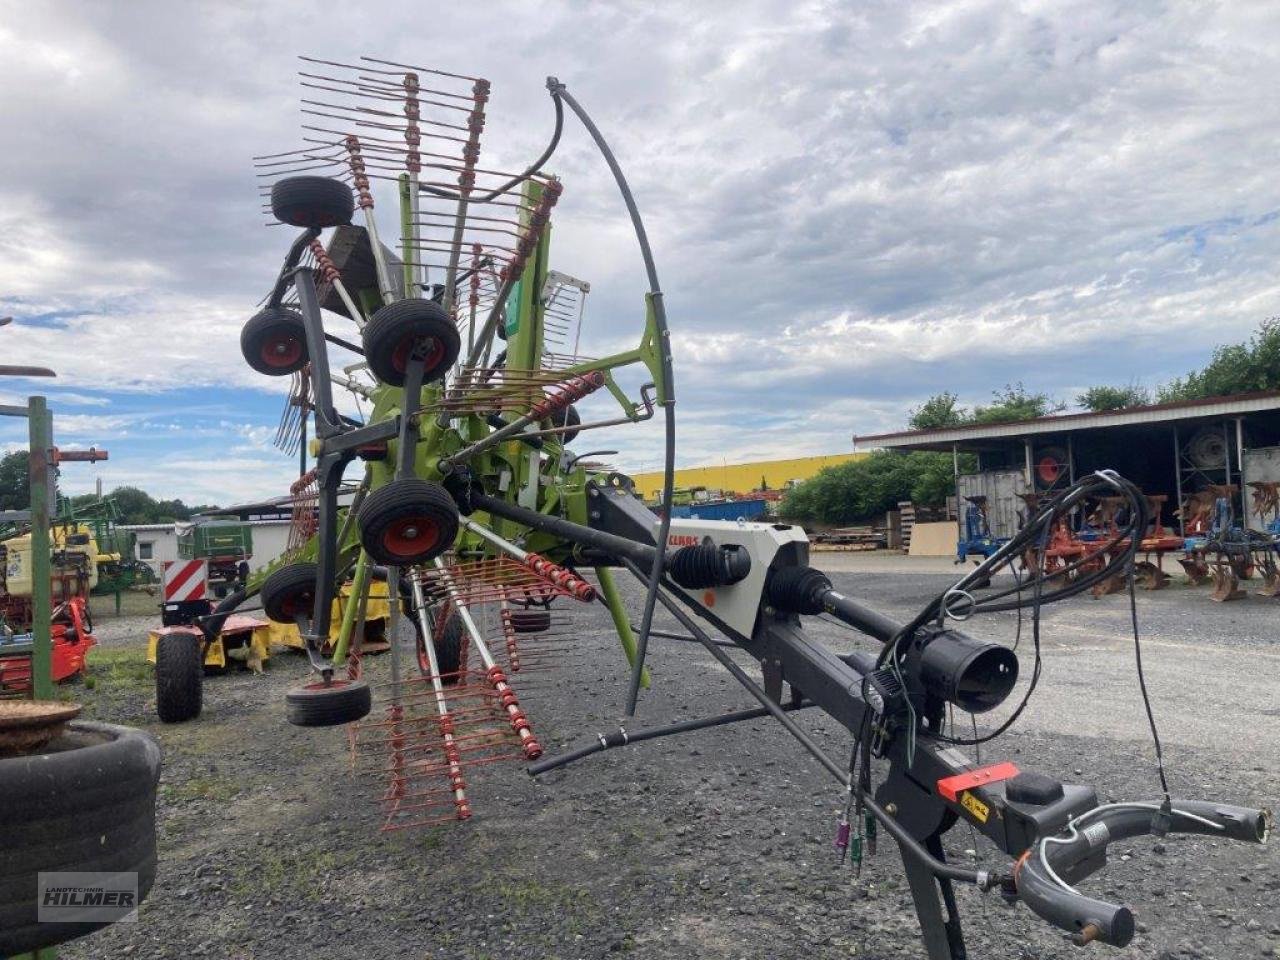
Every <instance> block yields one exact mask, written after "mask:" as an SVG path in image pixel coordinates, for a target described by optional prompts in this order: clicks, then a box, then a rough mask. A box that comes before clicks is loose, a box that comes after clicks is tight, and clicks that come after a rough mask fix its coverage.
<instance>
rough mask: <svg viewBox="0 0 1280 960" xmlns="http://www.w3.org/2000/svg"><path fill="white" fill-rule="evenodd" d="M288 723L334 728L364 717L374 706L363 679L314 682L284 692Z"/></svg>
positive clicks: (296, 725)
mask: <svg viewBox="0 0 1280 960" xmlns="http://www.w3.org/2000/svg"><path fill="white" fill-rule="evenodd" d="M285 705H286V708H287V712H288V717H289V722H290V723H292V724H293V725H294V726H295V727H334V726H337V725H339V724H343V723H351V722H352V721H354V720H359V719H360V718H361V717H364V716H367V715H368V713H369V711H370V710H372V709H373V696H372V694H371V693H370V691H369V684H367V683H365V682H364V681H363V680H333V681H330V682H329V683H324V682H323V681H317V682H315V683H308V684H307V685H306V686H303V687H294V688H293V689H292V690H290V691H289V692H288V693H286V694H285Z"/></svg>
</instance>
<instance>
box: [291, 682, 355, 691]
mask: <svg viewBox="0 0 1280 960" xmlns="http://www.w3.org/2000/svg"><path fill="white" fill-rule="evenodd" d="M349 686H351V681H350V680H330V681H329V682H328V683H325V682H324V681H323V680H317V681H316V682H315V683H308V684H304V685H303V687H302V689H303V690H335V689H337V688H338V687H349Z"/></svg>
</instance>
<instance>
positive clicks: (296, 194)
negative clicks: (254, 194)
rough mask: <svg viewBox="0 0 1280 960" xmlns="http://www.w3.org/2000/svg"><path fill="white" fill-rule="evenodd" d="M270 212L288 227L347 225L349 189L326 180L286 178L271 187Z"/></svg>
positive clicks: (350, 200)
mask: <svg viewBox="0 0 1280 960" xmlns="http://www.w3.org/2000/svg"><path fill="white" fill-rule="evenodd" d="M271 212H272V213H273V214H275V218H276V219H277V220H279V221H280V222H281V223H287V224H289V226H291V227H319V228H321V229H324V228H325V227H336V226H339V225H341V224H344V223H350V222H351V215H352V214H354V213H355V212H356V201H355V198H354V197H353V196H352V195H351V188H350V187H348V186H347V185H346V184H345V183H343V182H342V181H341V180H333V179H331V178H329V177H286V178H285V179H283V180H278V181H276V183H275V184H273V185H272V187H271Z"/></svg>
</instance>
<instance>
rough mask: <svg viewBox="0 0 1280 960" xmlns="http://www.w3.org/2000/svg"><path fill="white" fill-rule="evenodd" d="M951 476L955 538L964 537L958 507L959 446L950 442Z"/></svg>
mask: <svg viewBox="0 0 1280 960" xmlns="http://www.w3.org/2000/svg"><path fill="white" fill-rule="evenodd" d="M951 477H952V480H953V481H954V482H955V485H956V540H957V542H958V541H960V540H963V539H964V517H963V516H962V515H963V513H964V511H963V509H962V508H961V507H960V448H959V447H958V446H956V444H954V443H952V444H951Z"/></svg>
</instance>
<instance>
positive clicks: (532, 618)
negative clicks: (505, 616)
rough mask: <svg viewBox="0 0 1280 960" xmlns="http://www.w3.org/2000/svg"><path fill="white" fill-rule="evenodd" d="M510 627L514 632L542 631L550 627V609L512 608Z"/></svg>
mask: <svg viewBox="0 0 1280 960" xmlns="http://www.w3.org/2000/svg"><path fill="white" fill-rule="evenodd" d="M511 627H512V629H513V630H515V632H516V633H542V632H544V631H546V630H550V629H551V611H550V610H512V611H511Z"/></svg>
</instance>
